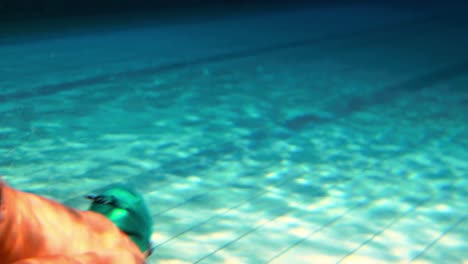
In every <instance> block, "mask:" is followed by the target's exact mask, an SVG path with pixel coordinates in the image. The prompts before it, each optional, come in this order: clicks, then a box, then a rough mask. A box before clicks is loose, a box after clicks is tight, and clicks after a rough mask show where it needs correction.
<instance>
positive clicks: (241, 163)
mask: <svg viewBox="0 0 468 264" xmlns="http://www.w3.org/2000/svg"><path fill="white" fill-rule="evenodd" d="M466 22H467V21H464V20H463V19H460V18H457V17H453V16H450V15H447V14H439V13H436V12H435V13H434V12H429V11H427V10H421V11H415V10H412V11H409V10H404V9H398V8H390V7H382V6H365V5H353V6H335V7H330V8H323V7H322V8H311V9H302V10H288V11H284V12H279V11H276V12H265V13H258V14H248V15H242V16H241V15H238V16H229V17H225V18H217V19H215V18H211V19H207V20H206V21H198V22H197V23H189V22H187V23H178V24H164V25H159V26H157V25H142V26H141V27H132V28H126V29H124V30H122V29H121V30H119V29H112V30H111V29H109V30H108V31H105V32H101V31H100V32H93V31H92V30H91V29H90V30H89V32H84V33H83V32H80V34H72V33H67V34H65V33H64V35H63V36H61V35H55V36H54V37H50V38H41V39H38V40H28V41H17V42H15V41H14V40H12V41H9V42H5V43H3V44H1V45H0V57H1V58H2V59H1V60H0V75H1V78H0V87H1V90H0V114H1V119H0V122H1V123H0V154H1V157H2V159H1V160H0V173H1V174H2V175H4V176H3V178H4V179H6V181H7V182H9V183H10V184H11V185H13V186H14V187H16V188H19V189H22V190H27V191H31V192H36V193H39V194H42V195H45V196H48V197H51V198H54V199H57V200H60V201H62V202H64V203H66V204H68V205H71V206H75V207H78V208H83V209H84V208H86V206H87V201H86V200H85V199H83V198H82V196H83V195H84V194H86V193H89V192H91V191H93V190H96V189H99V188H102V187H105V186H107V185H109V184H112V183H115V182H119V183H125V184H128V185H131V186H133V187H134V188H136V189H138V190H139V191H140V192H142V193H143V195H144V196H145V198H146V201H147V202H148V204H149V207H150V208H151V211H152V213H153V217H154V234H153V236H152V239H153V243H154V245H155V253H154V254H153V256H151V258H150V261H149V263H408V262H411V263H467V262H468V253H467V252H468V242H467V240H466V238H467V237H468V221H467V219H466V218H467V213H466V212H467V211H468V210H467V208H468V205H467V204H468V203H467V198H466V197H467V193H468V179H467V176H468V175H467V172H468V160H467V157H468V88H467V87H468V49H466V47H468V23H466Z"/></svg>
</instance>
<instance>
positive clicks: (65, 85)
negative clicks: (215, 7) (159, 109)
mask: <svg viewBox="0 0 468 264" xmlns="http://www.w3.org/2000/svg"><path fill="white" fill-rule="evenodd" d="M437 20H443V18H442V17H439V16H435V15H430V16H427V17H423V18H416V19H414V20H409V21H399V22H396V23H394V24H387V25H380V26H379V27H375V28H371V29H366V30H361V31H354V32H346V33H342V32H340V33H331V34H329V35H325V36H320V37H314V38H309V39H302V40H296V41H291V42H287V43H279V44H276V45H271V46H266V47H259V48H253V49H250V50H240V51H233V52H228V53H224V54H216V55H211V56H207V57H202V58H196V59H193V60H188V61H180V62H172V63H167V64H163V65H159V66H153V67H151V66H150V67H144V68H141V69H133V70H127V71H121V72H114V73H106V74H101V75H95V76H91V77H87V78H82V79H77V80H71V81H65V82H60V83H55V84H44V85H41V86H36V87H32V88H30V89H28V91H25V92H20V93H9V94H0V102H4V101H11V100H12V99H14V100H20V99H25V98H30V97H39V96H48V95H52V94H55V93H59V92H63V91H68V90H71V89H73V88H76V87H79V86H85V85H86V86H89V85H95V84H97V83H102V82H108V81H115V80H117V79H128V78H132V77H141V76H146V75H150V74H155V73H158V72H165V71H170V70H174V69H180V68H186V67H190V66H195V65H203V64H209V63H218V62H223V61H227V60H233V59H240V58H247V57H252V56H258V55H262V54H268V53H272V52H276V51H279V50H286V49H293V48H299V47H307V46H310V45H315V44H317V43H321V42H325V41H333V40H340V39H346V38H356V37H358V36H366V35H369V34H375V33H381V32H386V31H389V30H393V29H400V28H407V27H408V26H413V25H418V24H426V23H431V22H434V21H437Z"/></svg>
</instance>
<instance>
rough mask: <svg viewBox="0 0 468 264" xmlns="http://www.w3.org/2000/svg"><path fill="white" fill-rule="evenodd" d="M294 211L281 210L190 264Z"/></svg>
mask: <svg viewBox="0 0 468 264" xmlns="http://www.w3.org/2000/svg"><path fill="white" fill-rule="evenodd" d="M294 210H295V209H293V208H289V209H287V210H283V211H281V212H280V213H279V214H277V215H275V216H273V217H272V218H270V219H268V220H266V221H263V222H262V223H260V224H258V225H256V226H255V227H254V228H251V229H249V230H247V231H245V232H244V233H242V234H241V235H239V236H237V237H236V238H234V239H233V240H230V241H228V242H226V243H224V244H223V245H221V246H220V247H218V248H217V249H215V250H213V251H212V252H210V253H208V254H206V255H204V256H203V257H201V258H199V259H197V260H196V261H194V262H192V263H200V262H201V261H203V260H205V259H207V258H209V257H211V256H213V255H215V254H216V253H218V252H219V251H221V250H223V249H225V248H227V247H229V246H230V245H232V244H234V243H236V242H237V241H239V240H241V239H242V238H244V237H246V236H248V235H250V234H252V233H254V232H255V231H257V230H258V229H260V228H262V227H263V226H265V225H267V224H269V223H271V222H274V221H275V220H276V219H278V218H280V217H281V216H283V215H286V214H287V213H289V212H291V211H294Z"/></svg>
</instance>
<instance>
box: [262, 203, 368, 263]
mask: <svg viewBox="0 0 468 264" xmlns="http://www.w3.org/2000/svg"><path fill="white" fill-rule="evenodd" d="M367 204H368V202H365V201H361V202H357V203H356V204H355V205H354V206H351V207H349V208H348V209H347V210H346V211H345V212H344V213H342V214H340V215H338V216H335V217H334V218H332V219H330V220H329V221H327V222H325V224H323V225H321V226H319V227H318V228H316V229H314V230H313V231H312V232H310V233H309V234H307V235H305V236H303V237H302V238H300V239H298V240H296V241H295V242H294V243H292V244H290V245H289V246H287V247H285V248H284V249H282V250H280V251H279V252H278V253H277V254H275V255H274V256H273V257H271V258H269V259H268V260H267V261H265V262H264V263H265V264H266V263H271V262H272V261H274V260H276V259H277V258H279V257H281V256H282V255H284V254H286V253H287V252H288V251H290V250H291V249H293V248H295V247H296V246H298V245H300V244H302V243H304V242H305V241H307V240H308V239H309V238H310V237H312V236H313V235H315V234H316V233H319V232H321V231H322V230H324V229H325V228H327V227H329V226H331V225H333V224H335V223H336V222H337V221H339V220H340V219H342V218H344V217H345V216H347V215H348V214H349V213H351V212H353V211H354V210H355V209H358V208H361V207H362V206H364V205H367Z"/></svg>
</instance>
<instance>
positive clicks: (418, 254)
mask: <svg viewBox="0 0 468 264" xmlns="http://www.w3.org/2000/svg"><path fill="white" fill-rule="evenodd" d="M467 216H468V215H463V216H462V217H460V218H459V219H458V220H457V221H455V222H454V223H453V224H452V225H450V226H449V227H448V228H446V229H445V230H444V231H442V233H440V235H439V236H438V237H436V238H435V239H434V240H432V241H431V242H429V244H427V245H426V246H425V247H424V248H423V249H422V250H421V251H420V252H418V253H417V254H415V255H414V256H412V257H411V258H410V259H409V261H408V263H411V262H413V261H415V260H416V259H418V258H420V257H422V256H424V254H426V253H427V252H428V251H429V250H430V249H431V248H432V247H433V246H434V245H435V244H437V243H438V242H439V241H440V240H441V239H442V238H443V237H444V236H445V235H447V234H448V233H450V232H451V231H452V230H454V229H455V228H456V227H457V226H458V225H460V224H461V223H463V221H465V220H466V218H467Z"/></svg>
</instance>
